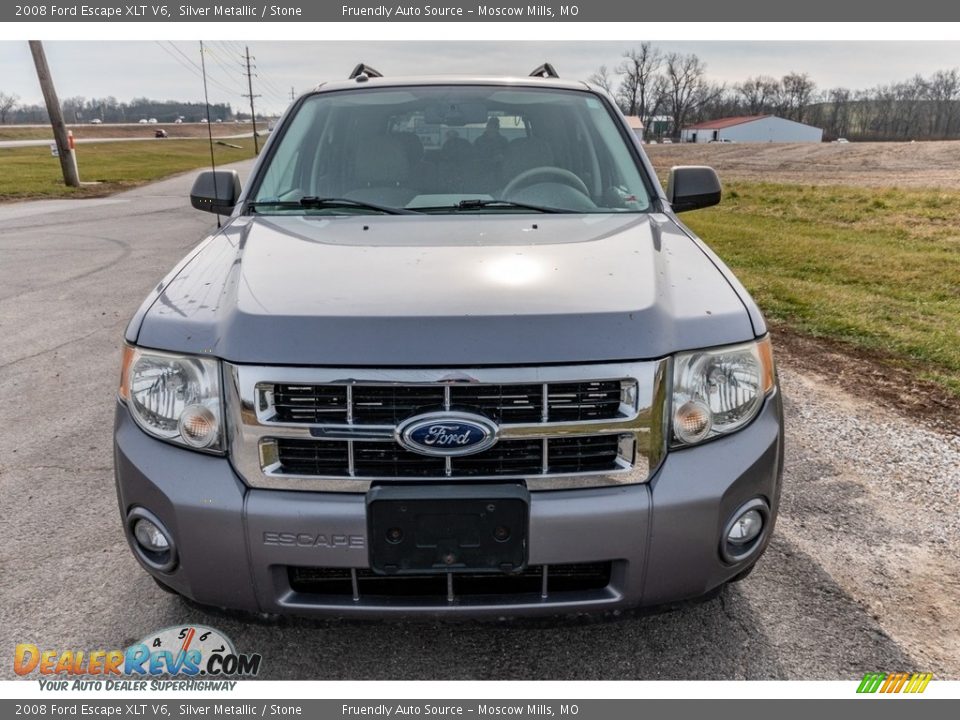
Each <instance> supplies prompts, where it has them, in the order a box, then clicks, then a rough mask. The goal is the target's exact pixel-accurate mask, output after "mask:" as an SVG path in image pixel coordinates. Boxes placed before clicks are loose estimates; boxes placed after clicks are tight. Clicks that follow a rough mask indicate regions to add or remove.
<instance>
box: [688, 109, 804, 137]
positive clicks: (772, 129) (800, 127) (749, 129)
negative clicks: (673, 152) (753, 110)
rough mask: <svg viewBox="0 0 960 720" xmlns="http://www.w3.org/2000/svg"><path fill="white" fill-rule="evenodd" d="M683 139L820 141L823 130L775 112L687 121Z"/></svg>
mask: <svg viewBox="0 0 960 720" xmlns="http://www.w3.org/2000/svg"><path fill="white" fill-rule="evenodd" d="M680 139H681V140H682V141H683V142H694V143H706V142H724V141H727V142H738V143H748V142H778V143H802V142H821V141H822V140H823V130H822V129H821V128H818V127H814V126H813V125H806V124H805V123H799V122H796V121H794V120H787V119H786V118H782V117H777V116H776V115H747V116H744V117H729V118H720V119H719V120H708V121H706V122H702V123H697V124H696V125H689V126H687V127H685V128H683V131H682V132H681V134H680Z"/></svg>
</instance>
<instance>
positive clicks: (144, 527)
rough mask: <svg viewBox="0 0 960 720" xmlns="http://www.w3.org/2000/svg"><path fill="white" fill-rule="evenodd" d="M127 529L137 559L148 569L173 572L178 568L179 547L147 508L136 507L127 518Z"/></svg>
mask: <svg viewBox="0 0 960 720" xmlns="http://www.w3.org/2000/svg"><path fill="white" fill-rule="evenodd" d="M127 527H128V528H129V532H130V534H131V535H133V542H132V543H131V545H132V547H133V550H134V552H135V553H136V555H137V557H138V558H140V560H141V562H143V563H144V564H145V565H146V566H147V567H149V568H151V569H153V570H159V571H160V572H164V573H168V572H172V571H173V569H174V568H175V567H176V566H177V547H176V544H175V543H174V539H173V535H172V534H171V533H170V531H169V530H167V528H165V527H164V525H163V523H162V522H161V521H160V519H159V518H158V517H157V516H156V515H154V514H153V513H152V512H150V511H149V510H147V509H146V508H142V507H136V508H133V509H132V510H131V511H130V514H129V515H128V516H127Z"/></svg>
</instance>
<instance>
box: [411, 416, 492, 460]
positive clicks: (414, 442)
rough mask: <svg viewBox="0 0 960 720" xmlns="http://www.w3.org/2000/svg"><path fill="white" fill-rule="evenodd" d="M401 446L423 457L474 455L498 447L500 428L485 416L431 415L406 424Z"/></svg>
mask: <svg viewBox="0 0 960 720" xmlns="http://www.w3.org/2000/svg"><path fill="white" fill-rule="evenodd" d="M397 442H399V443H400V444H401V445H402V446H403V447H405V448H406V449H407V450H410V451H412V452H415V453H420V454H421V455H439V456H441V457H454V456H456V455H473V454H474V453H478V452H481V451H483V450H486V449H487V448H489V447H492V446H493V445H494V444H496V442H497V426H496V425H494V424H493V423H492V422H491V421H490V420H487V418H485V417H483V416H481V415H470V414H468V413H457V412H436V413H428V414H426V415H417V416H416V417H412V418H410V419H409V420H407V421H405V422H404V423H402V424H401V425H400V426H399V427H398V428H397Z"/></svg>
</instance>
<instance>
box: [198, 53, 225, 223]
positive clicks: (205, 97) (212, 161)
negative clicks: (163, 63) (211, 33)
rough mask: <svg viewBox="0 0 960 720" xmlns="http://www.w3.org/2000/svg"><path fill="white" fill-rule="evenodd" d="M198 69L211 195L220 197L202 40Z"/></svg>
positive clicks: (218, 218) (218, 219) (218, 215)
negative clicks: (205, 130) (204, 113)
mask: <svg viewBox="0 0 960 720" xmlns="http://www.w3.org/2000/svg"><path fill="white" fill-rule="evenodd" d="M200 70H201V72H202V73H203V103H204V105H205V106H206V108H207V140H208V141H209V142H210V169H211V170H213V196H214V197H220V193H218V192H217V161H216V160H215V159H214V156H213V126H212V125H211V124H210V95H209V94H208V93H207V62H206V60H205V59H204V57H203V40H201V41H200ZM217 227H218V228H221V227H223V225H221V223H220V213H217Z"/></svg>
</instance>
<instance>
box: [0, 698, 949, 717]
mask: <svg viewBox="0 0 960 720" xmlns="http://www.w3.org/2000/svg"><path fill="white" fill-rule="evenodd" d="M851 692H852V691H851ZM906 702H909V703H910V709H909V710H907V709H906V708H905V707H904V704H903V703H904V700H902V699H889V700H886V699H877V698H874V699H870V700H867V699H862V700H857V699H850V700H770V699H763V700H732V699H730V700H663V699H656V700H544V699H538V700H497V699H493V700H490V699H488V700H262V699H243V700H241V699H236V698H226V697H225V698H223V699H217V700H185V699H180V700H151V699H143V698H138V699H133V700H93V699H87V700H82V699H77V700H25V701H22V702H21V701H14V700H0V717H5V718H12V717H40V718H51V717H65V718H98V719H99V718H123V719H124V720H126V719H127V718H136V720H178V719H179V718H186V717H190V718H194V717H203V718H217V717H230V718H235V719H243V718H310V719H311V720H313V719H314V718H323V720H359V719H369V720H409V718H431V719H432V720H457V718H468V719H469V718H497V719H498V720H503V718H518V719H522V720H551V719H552V718H567V719H569V720H638V718H644V717H650V718H659V717H678V716H679V717H694V715H693V713H697V714H698V715H700V716H703V717H709V718H711V720H726V718H730V720H742V718H744V717H777V718H778V720H790V719H792V718H804V719H806V718H809V717H834V716H842V717H844V718H848V719H849V720H857V719H858V718H870V720H899V719H900V718H902V717H903V716H904V715H905V714H907V713H909V716H910V718H911V720H927V719H928V718H929V719H930V720H933V719H934V718H936V719H937V720H939V719H940V718H945V717H955V716H956V712H957V710H958V707H957V706H958V704H960V702H958V701H953V700H929V699H923V700H921V699H919V698H918V699H911V700H907V701H906ZM951 707H952V708H953V710H950V708H951ZM687 713H690V715H688V714H687Z"/></svg>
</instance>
